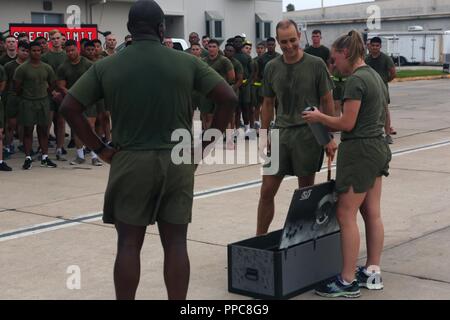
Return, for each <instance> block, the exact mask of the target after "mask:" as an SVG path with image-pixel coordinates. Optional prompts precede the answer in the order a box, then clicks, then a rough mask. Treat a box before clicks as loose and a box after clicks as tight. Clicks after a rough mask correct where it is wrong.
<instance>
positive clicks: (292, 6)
mask: <svg viewBox="0 0 450 320" xmlns="http://www.w3.org/2000/svg"><path fill="white" fill-rule="evenodd" d="M286 11H288V12H290V11H295V6H294V5H293V4H292V3H289V4H288V5H287V6H286Z"/></svg>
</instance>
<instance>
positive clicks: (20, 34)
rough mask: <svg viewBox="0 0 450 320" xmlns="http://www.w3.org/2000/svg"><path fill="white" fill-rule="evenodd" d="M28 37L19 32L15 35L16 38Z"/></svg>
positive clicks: (24, 33)
mask: <svg viewBox="0 0 450 320" xmlns="http://www.w3.org/2000/svg"><path fill="white" fill-rule="evenodd" d="M22 37H28V35H27V33H26V32H21V33H19V34H18V35H17V38H22Z"/></svg>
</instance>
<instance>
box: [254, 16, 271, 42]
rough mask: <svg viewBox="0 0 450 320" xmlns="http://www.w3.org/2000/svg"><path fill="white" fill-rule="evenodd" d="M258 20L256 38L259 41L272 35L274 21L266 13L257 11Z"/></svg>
mask: <svg viewBox="0 0 450 320" xmlns="http://www.w3.org/2000/svg"><path fill="white" fill-rule="evenodd" d="M255 20H256V24H255V26H256V30H255V31H256V32H255V33H256V40H257V42H259V41H262V40H266V39H267V38H270V37H271V36H272V21H271V20H270V18H269V17H268V15H267V14H265V13H257V14H256V16H255Z"/></svg>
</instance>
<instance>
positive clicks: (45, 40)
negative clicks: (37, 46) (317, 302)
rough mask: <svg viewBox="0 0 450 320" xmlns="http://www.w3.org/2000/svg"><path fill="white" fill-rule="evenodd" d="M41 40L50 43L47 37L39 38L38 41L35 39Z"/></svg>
mask: <svg viewBox="0 0 450 320" xmlns="http://www.w3.org/2000/svg"><path fill="white" fill-rule="evenodd" d="M39 40H44V41H45V42H48V41H47V39H46V38H45V37H37V38H36V39H34V41H39Z"/></svg>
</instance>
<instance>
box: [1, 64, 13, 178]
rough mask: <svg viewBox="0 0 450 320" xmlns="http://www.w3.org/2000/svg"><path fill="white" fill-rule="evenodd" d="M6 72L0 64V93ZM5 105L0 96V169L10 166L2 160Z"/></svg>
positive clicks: (4, 83)
mask: <svg viewBox="0 0 450 320" xmlns="http://www.w3.org/2000/svg"><path fill="white" fill-rule="evenodd" d="M6 80H7V77H6V72H5V69H4V68H3V66H1V65H0V95H1V94H2V93H3V91H4V90H5V88H6ZM4 120H5V106H4V104H3V102H2V100H1V98H0V171H11V170H12V168H11V167H10V166H8V165H7V164H6V162H5V161H3V154H4V149H3V129H4V128H5V121H4Z"/></svg>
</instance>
